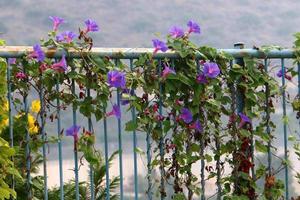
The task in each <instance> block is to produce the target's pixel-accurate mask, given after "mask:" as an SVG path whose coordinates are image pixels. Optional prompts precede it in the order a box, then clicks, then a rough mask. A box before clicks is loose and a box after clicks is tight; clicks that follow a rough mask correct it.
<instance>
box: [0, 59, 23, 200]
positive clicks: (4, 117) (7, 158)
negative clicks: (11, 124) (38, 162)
mask: <svg viewBox="0 0 300 200" xmlns="http://www.w3.org/2000/svg"><path fill="white" fill-rule="evenodd" d="M6 68H7V66H6V61H5V60H4V59H3V58H0V105H2V106H1V107H0V133H1V131H2V130H3V129H4V128H5V127H7V126H8V102H7V100H6V94H7V84H6ZM2 136H3V135H2V134H0V199H1V200H3V199H9V198H10V197H13V198H16V192H15V190H14V189H12V188H11V182H7V181H6V180H7V179H9V178H10V177H11V176H14V177H16V178H19V179H21V177H20V174H19V172H18V171H17V169H16V168H15V165H14V163H13V161H12V160H11V159H12V157H13V156H14V155H15V153H16V151H15V149H13V148H11V147H10V146H9V143H8V142H7V141H6V140H4V139H3V137H2Z"/></svg>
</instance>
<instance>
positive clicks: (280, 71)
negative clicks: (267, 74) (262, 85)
mask: <svg viewBox="0 0 300 200" xmlns="http://www.w3.org/2000/svg"><path fill="white" fill-rule="evenodd" d="M282 74H283V73H282V69H280V70H279V71H278V72H277V74H276V76H277V77H278V78H281V77H282ZM284 77H285V78H286V79H288V80H292V76H290V75H288V74H287V70H286V68H285V69H284Z"/></svg>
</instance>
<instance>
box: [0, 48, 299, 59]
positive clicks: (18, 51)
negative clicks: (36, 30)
mask: <svg viewBox="0 0 300 200" xmlns="http://www.w3.org/2000/svg"><path fill="white" fill-rule="evenodd" d="M32 50H33V49H32V47H27V46H7V47H0V57H3V58H19V57H22V56H24V55H25V53H26V52H30V51H32ZM153 50H154V49H152V48H92V50H91V51H90V52H82V54H81V53H78V52H74V51H69V56H70V57H72V58H80V57H82V56H83V55H85V54H86V53H89V54H91V55H95V56H99V57H109V58H113V59H137V58H139V57H140V56H141V55H142V54H145V53H153ZM218 52H225V53H227V54H230V55H231V56H233V57H235V58H242V57H247V56H248V57H253V58H295V52H294V50H292V49H282V50H270V51H261V50H257V49H218ZM64 53H65V52H64V51H62V50H60V51H57V50H55V49H53V50H51V49H47V50H46V55H47V56H48V57H56V58H60V57H61V56H62V55H63V54H64ZM178 57H179V55H178V54H176V53H174V52H172V51H167V52H157V53H156V54H155V55H154V58H178ZM197 58H201V55H200V54H198V55H197Z"/></svg>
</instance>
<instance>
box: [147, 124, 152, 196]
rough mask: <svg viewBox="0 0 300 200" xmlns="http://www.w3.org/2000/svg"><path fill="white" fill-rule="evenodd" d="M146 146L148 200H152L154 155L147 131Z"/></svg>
mask: <svg viewBox="0 0 300 200" xmlns="http://www.w3.org/2000/svg"><path fill="white" fill-rule="evenodd" d="M146 145H147V183H148V184H147V185H148V188H147V191H146V193H147V198H148V200H152V166H151V162H152V153H151V138H150V131H149V130H148V131H147V135H146Z"/></svg>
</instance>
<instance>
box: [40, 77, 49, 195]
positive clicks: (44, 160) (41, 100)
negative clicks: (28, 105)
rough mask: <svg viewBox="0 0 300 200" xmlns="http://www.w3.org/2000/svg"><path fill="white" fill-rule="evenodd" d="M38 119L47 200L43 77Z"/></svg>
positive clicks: (41, 79) (41, 78)
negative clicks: (39, 122) (39, 120)
mask: <svg viewBox="0 0 300 200" xmlns="http://www.w3.org/2000/svg"><path fill="white" fill-rule="evenodd" d="M40 84H41V85H40V92H39V96H40V103H41V110H40V119H41V134H42V141H43V146H42V151H43V172H44V200H48V175H47V154H46V143H47V136H46V133H45V105H44V89H43V76H42V75H40Z"/></svg>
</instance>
